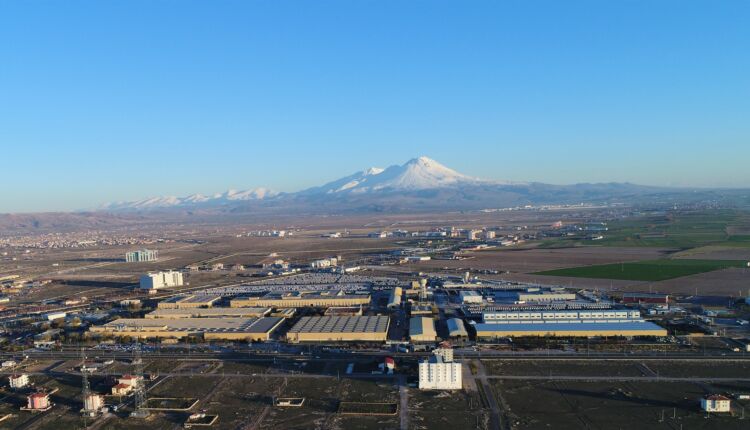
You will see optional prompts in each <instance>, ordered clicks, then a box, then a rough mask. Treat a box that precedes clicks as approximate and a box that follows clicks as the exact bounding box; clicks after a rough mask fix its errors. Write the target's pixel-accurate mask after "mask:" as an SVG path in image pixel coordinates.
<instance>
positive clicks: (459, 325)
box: [448, 318, 469, 337]
mask: <svg viewBox="0 0 750 430" xmlns="http://www.w3.org/2000/svg"><path fill="white" fill-rule="evenodd" d="M448 335H449V336H450V337H469V333H468V332H467V331H466V326H464V322H463V320H461V319H460V318H450V319H449V320H448Z"/></svg>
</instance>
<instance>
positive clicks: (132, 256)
mask: <svg viewBox="0 0 750 430" xmlns="http://www.w3.org/2000/svg"><path fill="white" fill-rule="evenodd" d="M158 258H159V251H156V250H151V249H141V250H138V251H133V252H128V253H126V254H125V261H126V262H128V263H143V262H147V261H156V260H157V259H158Z"/></svg>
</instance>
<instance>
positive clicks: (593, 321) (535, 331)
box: [474, 309, 667, 338]
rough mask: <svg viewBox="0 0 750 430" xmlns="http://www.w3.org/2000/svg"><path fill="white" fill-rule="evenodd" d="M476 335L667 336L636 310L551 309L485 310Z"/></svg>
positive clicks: (477, 326)
mask: <svg viewBox="0 0 750 430" xmlns="http://www.w3.org/2000/svg"><path fill="white" fill-rule="evenodd" d="M474 328H475V329H476V331H477V337H483V338H493V337H518V336H565V337H568V336H579V337H595V336H628V337H630V336H666V335H667V331H666V330H665V329H663V328H661V327H659V326H658V325H656V324H654V323H651V322H647V321H645V320H644V319H643V318H641V313H640V312H639V311H637V310H635V311H634V310H618V309H613V310H554V311H495V312H484V313H483V314H482V323H480V324H476V325H475V326H474Z"/></svg>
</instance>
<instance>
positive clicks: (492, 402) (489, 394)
mask: <svg viewBox="0 0 750 430" xmlns="http://www.w3.org/2000/svg"><path fill="white" fill-rule="evenodd" d="M475 363H476V368H477V375H476V376H474V379H475V380H477V379H478V380H479V381H478V382H479V383H480V384H482V391H483V392H484V398H485V399H487V406H489V407H490V428H491V429H493V430H500V429H501V428H504V427H503V420H502V418H501V412H500V406H499V405H498V404H497V400H496V399H495V393H494V392H493V391H492V387H491V386H490V384H489V382H488V381H487V369H485V368H484V364H482V362H481V361H479V360H476V361H475Z"/></svg>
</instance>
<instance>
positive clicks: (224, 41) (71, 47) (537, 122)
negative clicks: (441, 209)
mask: <svg viewBox="0 0 750 430" xmlns="http://www.w3.org/2000/svg"><path fill="white" fill-rule="evenodd" d="M748 18H750V3H748V2H744V1H726V2H720V3H699V2H684V1H663V2H658V3H654V2H647V1H642V2H639V1H634V2H619V3H617V2H597V1H570V2H556V1H540V2H489V1H487V2H483V1H478V2H471V3H470V4H465V3H461V4H459V3H458V2H442V1H430V2H426V1H425V2H420V1H414V2H401V1H390V2H389V1H378V2H347V1H329V2H301V1H300V2H283V1H279V2H253V1H248V2H244V1H243V2H240V1H220V2H194V1H162V2H146V1H128V2H96V1H72V2H47V1H28V2H2V3H0V39H2V40H4V41H6V42H10V43H2V44H0V58H3V66H2V67H0V100H2V103H0V148H1V149H2V151H0V154H2V156H1V157H2V159H3V161H4V162H3V163H2V164H3V182H2V183H3V185H2V187H1V188H0V189H1V190H2V192H1V193H0V212H38V211H57V210H76V209H82V208H93V207H96V206H98V205H99V204H102V203H106V202H113V201H122V200H138V199H143V198H146V197H152V196H163V195H175V196H185V195H189V194H193V193H202V194H209V195H210V194H214V193H218V192H222V191H226V190H227V189H240V190H241V189H250V188H256V187H266V188H270V189H273V190H276V191H282V192H293V191H299V190H301V189H305V188H308V187H312V186H316V185H321V184H323V183H325V182H328V181H331V180H335V179H338V178H340V177H343V176H346V175H349V174H352V173H354V172H355V171H358V170H364V169H366V168H369V167H388V166H390V165H394V164H402V163H404V162H406V161H407V160H409V159H411V158H414V157H418V156H422V155H425V156H428V157H431V158H433V159H435V160H437V161H439V162H440V163H443V164H445V165H446V166H448V167H450V168H453V169H456V170H457V171H459V172H461V173H464V174H467V175H471V176H475V177H479V178H484V179H494V180H509V181H529V182H544V183H553V184H570V183H579V182H632V183H638V184H645V185H662V186H690V187H733V188H738V187H742V188H744V187H747V188H750V168H748V160H750V121H748V118H750V56H748V55H747V46H750V28H748V27H749V26H747V25H746V24H747V20H748Z"/></svg>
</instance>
